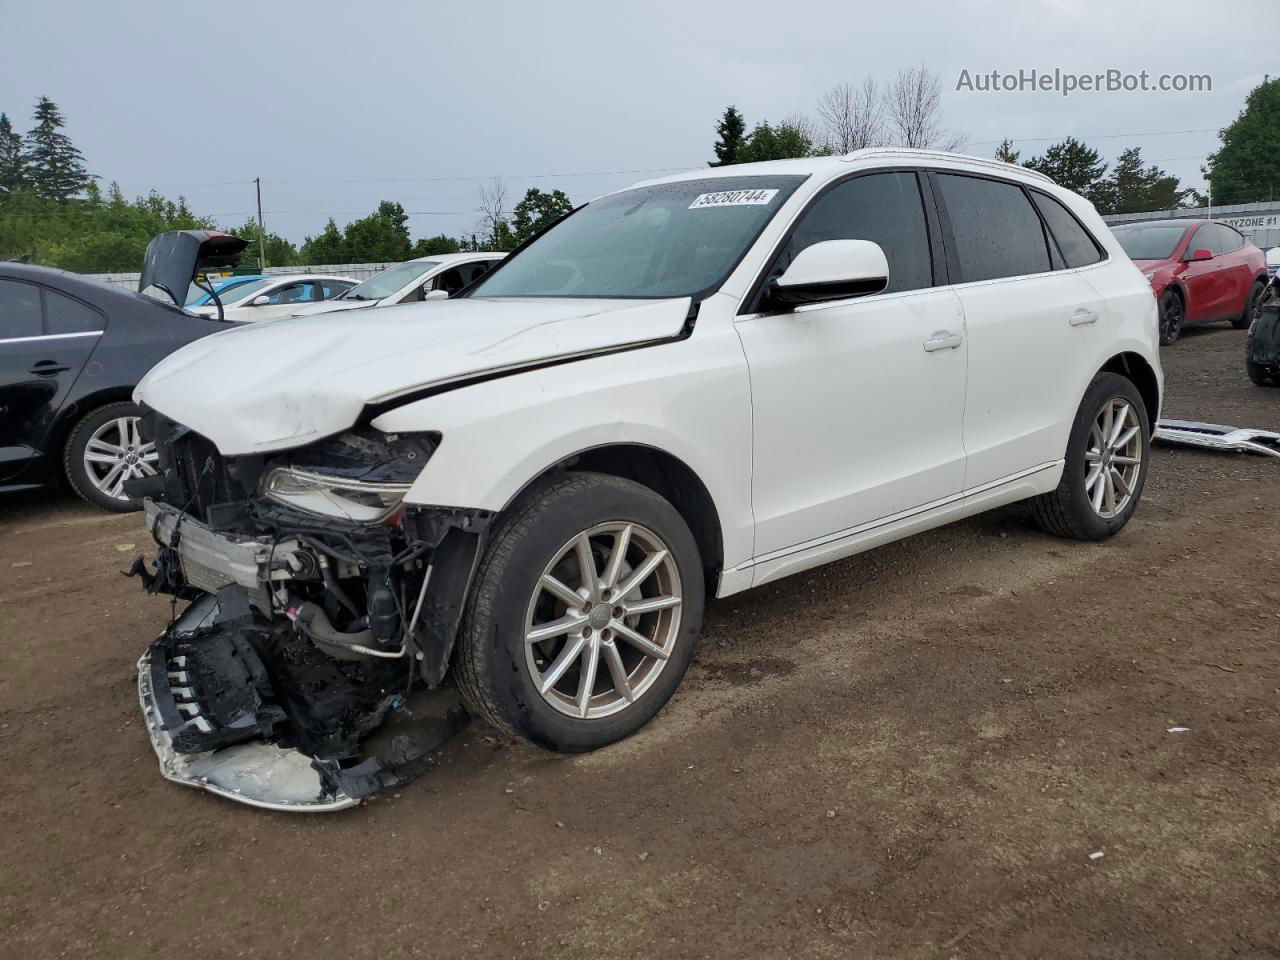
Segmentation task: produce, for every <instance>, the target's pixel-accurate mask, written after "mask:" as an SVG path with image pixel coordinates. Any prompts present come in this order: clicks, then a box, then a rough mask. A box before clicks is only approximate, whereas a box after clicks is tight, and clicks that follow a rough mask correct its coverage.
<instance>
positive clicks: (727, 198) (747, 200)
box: [689, 190, 778, 210]
mask: <svg viewBox="0 0 1280 960" xmlns="http://www.w3.org/2000/svg"><path fill="white" fill-rule="evenodd" d="M777 195H778V191H777V190H721V191H720V192H719V193H701V194H698V196H697V197H695V198H694V201H693V203H691V204H689V209H690V210H701V209H702V208H703V207H756V206H763V205H764V204H766V203H769V202H770V201H771V200H773V198H774V197H776V196H777Z"/></svg>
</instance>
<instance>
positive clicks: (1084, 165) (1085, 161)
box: [1023, 137, 1107, 205]
mask: <svg viewBox="0 0 1280 960" xmlns="http://www.w3.org/2000/svg"><path fill="white" fill-rule="evenodd" d="M1023 166H1024V167H1029V168H1030V169H1032V170H1038V171H1039V172H1040V173H1043V174H1044V175H1045V176H1047V177H1048V178H1049V179H1051V180H1052V181H1053V182H1054V183H1056V184H1057V185H1058V186H1060V187H1066V188H1067V189H1068V190H1074V191H1075V192H1076V193H1078V194H1080V195H1081V196H1083V197H1086V198H1088V199H1089V200H1091V201H1093V202H1094V203H1099V201H1100V200H1103V199H1104V195H1105V179H1104V178H1105V177H1106V173H1107V164H1106V161H1105V160H1102V159H1101V158H1099V156H1098V151H1097V150H1094V149H1093V148H1092V147H1087V146H1085V145H1084V144H1083V143H1081V142H1080V141H1079V140H1077V139H1076V138H1075V137H1067V139H1065V140H1063V141H1062V142H1061V143H1055V144H1054V145H1053V146H1051V147H1049V149H1047V150H1046V151H1045V152H1044V156H1042V157H1032V158H1031V159H1030V160H1028V161H1027V162H1026V163H1024V164H1023ZM1099 205H1101V204H1099Z"/></svg>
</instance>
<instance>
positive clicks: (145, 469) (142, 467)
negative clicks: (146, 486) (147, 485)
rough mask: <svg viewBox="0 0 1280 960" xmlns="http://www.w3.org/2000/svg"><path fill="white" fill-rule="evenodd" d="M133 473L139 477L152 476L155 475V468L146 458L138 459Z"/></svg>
mask: <svg viewBox="0 0 1280 960" xmlns="http://www.w3.org/2000/svg"><path fill="white" fill-rule="evenodd" d="M134 473H136V474H137V475H138V476H140V477H154V476H155V475H156V468H155V467H153V466H152V465H151V464H150V463H148V462H147V461H146V460H139V461H138V465H137V468H136V469H135V470H134Z"/></svg>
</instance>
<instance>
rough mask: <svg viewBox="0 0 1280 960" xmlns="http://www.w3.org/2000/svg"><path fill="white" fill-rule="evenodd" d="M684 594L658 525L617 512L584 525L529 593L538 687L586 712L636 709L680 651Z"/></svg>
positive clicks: (587, 716)
mask: <svg viewBox="0 0 1280 960" xmlns="http://www.w3.org/2000/svg"><path fill="white" fill-rule="evenodd" d="M681 604H682V592H681V583H680V571H679V569H678V568H677V567H676V563H675V560H674V558H673V557H672V554H671V551H670V549H669V548H668V547H667V545H666V544H665V543H663V542H662V540H661V538H659V537H658V535H657V534H655V533H654V532H653V531H652V530H649V529H648V528H646V527H643V526H641V525H640V524H638V523H627V522H624V521H613V522H608V523H601V524H597V525H595V526H592V527H590V528H589V529H587V530H584V531H582V532H581V533H579V534H578V535H577V536H575V537H574V538H573V539H572V540H570V541H569V542H568V543H566V544H564V546H562V547H561V548H560V549H559V550H558V551H556V553H555V555H554V556H553V557H552V559H551V562H550V563H548V564H547V566H546V568H545V569H544V570H543V572H542V575H541V576H540V577H539V578H538V583H537V586H536V587H535V588H534V591H533V596H532V597H531V598H530V600H529V608H528V614H527V616H526V620H525V656H526V663H527V666H528V669H529V673H530V676H531V677H532V678H533V682H534V685H535V686H536V687H537V689H538V692H539V693H540V694H541V695H542V698H543V699H544V700H545V701H546V702H547V703H548V704H550V705H551V706H552V707H554V708H555V709H556V710H558V711H559V712H561V713H563V714H567V715H568V716H571V717H575V718H577V719H582V720H593V719H597V718H600V717H607V716H610V715H612V714H616V713H618V712H619V711H621V710H625V709H627V708H628V707H629V706H631V705H632V704H633V703H635V702H636V701H637V700H638V699H639V698H640V697H642V696H643V695H644V694H645V692H646V691H647V690H648V689H649V688H650V687H652V686H653V683H654V681H655V680H657V678H658V676H659V674H661V673H662V671H663V669H664V668H665V667H666V664H667V661H668V660H669V659H670V657H671V654H672V653H673V652H674V650H675V644H676V640H677V637H678V636H679V633H680V609H681Z"/></svg>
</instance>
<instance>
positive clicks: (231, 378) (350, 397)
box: [133, 297, 690, 455]
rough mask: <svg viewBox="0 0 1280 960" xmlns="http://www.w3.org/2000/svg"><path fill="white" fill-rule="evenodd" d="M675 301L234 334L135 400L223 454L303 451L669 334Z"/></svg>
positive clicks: (158, 377) (684, 311) (414, 312)
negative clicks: (539, 369)
mask: <svg viewBox="0 0 1280 960" xmlns="http://www.w3.org/2000/svg"><path fill="white" fill-rule="evenodd" d="M689 305H690V301H689V299H688V298H687V297H686V298H680V299H677V300H572V299H563V300H552V299H526V300H479V299H477V300H471V299H463V300H442V301H439V302H436V303H413V304H405V305H402V306H397V307H386V308H384V309H379V310H372V311H369V312H368V313H367V314H364V315H363V316H360V317H346V316H343V315H342V314H341V313H331V314H320V315H318V316H311V317H302V318H298V319H289V320H285V321H282V322H280V323H264V324H255V325H252V326H244V327H238V328H235V329H232V330H227V331H224V332H222V333H216V334H214V335H213V336H210V337H205V338H204V339H202V340H197V341H196V342H194V343H191V344H188V345H187V346H185V347H183V348H182V349H180V350H178V351H177V352H176V353H173V354H170V355H169V356H168V357H166V358H165V359H164V360H161V361H160V362H159V363H158V364H156V366H155V367H153V368H152V369H151V371H150V372H149V373H148V374H147V375H146V376H145V377H143V378H142V381H141V382H140V383H139V384H138V387H137V389H136V390H134V393H133V396H134V400H135V402H138V403H145V404H146V405H147V406H149V407H151V408H152V409H154V410H158V411H159V412H160V413H162V414H164V415H165V416H166V417H169V418H170V419H172V420H176V421H177V422H178V423H182V424H185V425H186V426H188V427H190V428H191V429H193V430H195V431H196V432H198V433H201V434H203V435H204V436H206V437H208V438H209V439H210V440H212V441H213V442H214V443H215V444H216V445H217V447H218V449H219V450H220V451H221V452H222V453H223V454H227V455H235V454H246V453H261V452H266V451H270V450H282V449H286V448H288V447H296V446H299V445H301V444H304V443H307V442H309V441H310V440H313V439H318V438H320V437H325V436H328V435H330V434H333V433H337V432H339V431H341V430H344V429H346V428H347V427H349V426H351V425H352V424H354V423H355V421H356V419H357V418H358V417H359V415H360V412H361V410H362V409H363V408H364V407H365V405H366V404H369V403H376V402H381V401H385V400H390V399H393V398H395V397H397V396H400V395H402V394H405V393H408V392H411V391H414V390H417V389H419V388H422V387H426V386H430V385H435V384H443V383H448V382H450V381H452V380H458V379H461V378H465V377H467V376H470V375H473V374H477V373H483V372H488V371H493V370H502V369H506V368H510V367H519V366H522V365H525V364H529V363H535V362H538V361H541V360H550V359H555V358H559V357H569V356H576V355H580V354H590V353H593V352H596V351H600V350H606V349H609V348H611V347H620V346H626V345H629V344H638V343H643V342H645V341H648V340H658V339H662V338H664V337H672V336H675V335H676V334H678V333H679V332H680V330H681V329H682V328H683V326H684V322H685V318H686V317H687V316H688V314H689Z"/></svg>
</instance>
